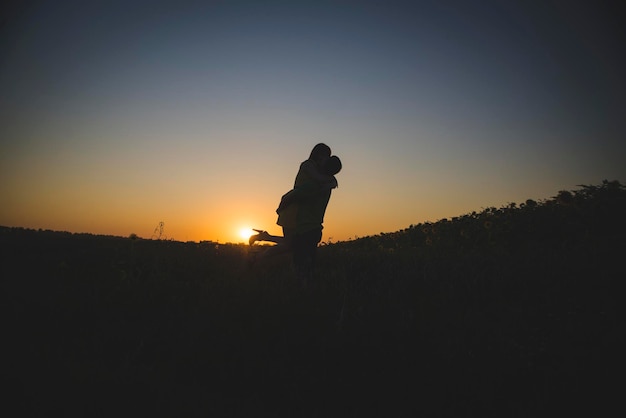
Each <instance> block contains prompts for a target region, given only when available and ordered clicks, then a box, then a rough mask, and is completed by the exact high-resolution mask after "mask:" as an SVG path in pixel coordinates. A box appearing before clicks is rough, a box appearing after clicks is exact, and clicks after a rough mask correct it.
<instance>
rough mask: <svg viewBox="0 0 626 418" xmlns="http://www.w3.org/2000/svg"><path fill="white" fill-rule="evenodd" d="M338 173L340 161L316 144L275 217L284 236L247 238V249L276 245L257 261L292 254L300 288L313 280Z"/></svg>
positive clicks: (328, 148) (264, 233)
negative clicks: (259, 245) (248, 247)
mask: <svg viewBox="0 0 626 418" xmlns="http://www.w3.org/2000/svg"><path fill="white" fill-rule="evenodd" d="M339 171H341V160H340V159H339V157H337V156H331V151H330V147H329V146H328V145H326V144H317V145H316V146H315V147H313V150H312V151H311V155H310V156H309V159H308V160H306V161H304V162H303V163H302V164H300V169H299V170H298V174H297V175H296V180H295V182H294V186H293V189H292V190H290V191H289V192H288V193H286V194H284V195H283V196H282V198H281V200H280V204H279V206H278V209H276V213H277V214H278V221H277V222H276V223H277V224H278V225H280V226H281V227H282V228H283V236H282V237H281V236H276V235H270V234H268V233H267V232H266V231H262V230H255V231H257V232H258V234H257V235H253V236H251V237H250V245H253V244H254V243H255V242H257V241H270V242H275V243H276V244H277V245H275V246H273V247H269V248H268V249H267V250H265V251H264V252H262V253H260V254H259V256H258V257H257V259H256V260H257V261H258V260H259V259H263V258H266V257H269V256H274V255H279V254H284V253H286V252H291V253H292V256H293V264H294V268H295V270H296V275H297V276H298V278H299V279H300V281H301V284H302V286H303V287H306V286H307V285H308V284H309V283H310V282H311V280H312V279H313V271H314V267H315V255H316V252H317V245H318V244H319V243H320V241H321V240H322V229H323V225H322V224H323V223H324V214H325V213H326V207H327V206H328V201H329V200H330V194H331V190H332V189H334V188H336V187H337V179H336V178H335V174H337V173H339Z"/></svg>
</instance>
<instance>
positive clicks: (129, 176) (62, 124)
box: [0, 0, 626, 242]
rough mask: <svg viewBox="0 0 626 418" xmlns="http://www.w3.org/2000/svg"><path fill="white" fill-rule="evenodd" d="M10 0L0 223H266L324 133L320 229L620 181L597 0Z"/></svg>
mask: <svg viewBox="0 0 626 418" xmlns="http://www.w3.org/2000/svg"><path fill="white" fill-rule="evenodd" d="M16 4H18V6H15V7H14V8H9V9H5V10H4V11H3V13H2V15H3V17H2V26H1V32H0V36H1V37H0V197H1V199H2V200H1V202H2V204H1V205H0V225H3V226H21V227H27V228H43V229H52V230H61V231H70V232H88V233H95V234H107V235H120V236H128V235H129V234H131V233H135V234H137V235H139V236H140V237H144V238H150V237H151V235H152V233H153V231H154V229H155V227H157V225H158V224H159V222H161V221H162V222H164V224H165V231H164V232H165V234H166V235H167V236H168V237H169V238H174V239H176V240H180V241H187V240H193V241H200V240H212V241H219V242H238V241H241V240H242V238H241V237H240V234H239V231H240V230H241V229H242V228H250V227H253V228H263V229H267V230H268V231H270V232H273V233H279V232H280V229H279V227H278V226H277V225H276V224H275V222H276V213H275V209H276V207H277V205H278V202H279V199H280V196H281V195H282V194H283V193H285V192H286V191H288V190H289V189H291V187H292V186H293V181H294V178H295V175H296V172H297V170H298V166H299V164H300V163H301V162H302V161H303V160H305V159H306V158H307V157H308V155H309V152H310V151H311V148H312V147H313V146H314V145H315V144H316V143H318V142H324V143H326V144H328V145H329V146H330V147H331V148H332V150H333V153H334V154H336V155H338V156H339V157H340V158H341V159H342V161H343V167H344V168H343V171H342V172H341V173H339V175H338V177H337V178H338V181H339V188H338V189H336V190H335V191H333V194H332V197H331V201H330V204H329V206H328V210H327V212H326V219H325V224H324V226H325V228H324V236H323V240H324V241H327V240H328V239H332V240H333V241H339V240H348V239H352V238H354V237H362V236H367V235H373V234H377V233H380V232H392V231H397V230H399V229H403V228H406V227H408V226H409V225H411V224H417V223H420V222H425V221H433V222H434V221H437V220H439V219H441V218H446V217H447V218H450V217H453V216H460V215H463V214H466V213H468V212H471V211H474V210H476V211H479V210H481V208H485V207H490V206H496V207H500V206H503V205H506V204H507V203H511V202H516V203H520V202H523V201H525V200H526V199H528V198H531V199H536V200H541V199H545V198H550V197H552V196H554V195H556V193H557V192H558V191H559V190H572V189H576V188H577V185H580V184H600V183H601V182H602V180H604V179H607V180H619V181H621V182H622V183H624V182H625V181H626V135H625V132H626V102H625V98H626V77H624V74H626V64H625V59H624V58H625V49H624V47H623V45H621V44H620V42H619V39H620V38H623V26H622V22H621V20H620V19H619V16H621V15H619V14H618V13H617V12H616V10H612V9H610V8H608V7H606V6H604V5H603V4H604V2H602V1H597V0H596V1H587V2H572V1H556V2H555V1H522V0H520V1H495V0H494V1H463V0H458V1H454V0H452V1H435V0H433V1H406V2H399V1H394V0H386V1H366V0H365V1H353V2H347V1H332V2H331V1H323V0H318V1H296V0H292V1H263V0H256V1H236V0H234V1H186V0H177V1H76V2H70V1H63V0H60V1H34V2H33V1H30V2H16ZM3 7H6V6H3Z"/></svg>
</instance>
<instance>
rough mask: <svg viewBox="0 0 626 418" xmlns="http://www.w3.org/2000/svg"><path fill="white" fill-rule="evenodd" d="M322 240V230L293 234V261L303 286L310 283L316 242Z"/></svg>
mask: <svg viewBox="0 0 626 418" xmlns="http://www.w3.org/2000/svg"><path fill="white" fill-rule="evenodd" d="M321 240H322V230H321V229H315V230H312V231H308V232H305V233H303V234H298V235H296V236H294V239H293V263H294V267H295V269H296V275H297V276H298V280H299V281H300V283H301V285H302V287H303V288H306V287H307V286H308V285H309V284H311V283H312V280H313V273H314V270H315V255H316V252H317V244H318V243H319V242H320V241H321Z"/></svg>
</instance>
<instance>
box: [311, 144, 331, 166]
mask: <svg viewBox="0 0 626 418" xmlns="http://www.w3.org/2000/svg"><path fill="white" fill-rule="evenodd" d="M330 154H331V152H330V147H329V146H328V145H326V144H322V143H319V144H317V145H316V146H314V147H313V150H312V151H311V155H310V156H309V159H310V160H313V161H315V162H317V163H320V164H321V163H323V162H324V161H326V160H327V159H328V158H329V157H330Z"/></svg>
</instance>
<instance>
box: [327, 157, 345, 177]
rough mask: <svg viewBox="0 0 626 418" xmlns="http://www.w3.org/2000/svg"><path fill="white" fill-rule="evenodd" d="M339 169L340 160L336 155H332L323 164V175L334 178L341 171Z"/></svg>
mask: <svg viewBox="0 0 626 418" xmlns="http://www.w3.org/2000/svg"><path fill="white" fill-rule="evenodd" d="M341 167H342V166H341V160H340V159H339V157H337V156H336V155H333V156H332V157H330V158H328V159H327V160H326V161H325V162H324V173H326V174H328V175H329V176H334V175H335V174H337V173H339V172H340V171H341Z"/></svg>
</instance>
